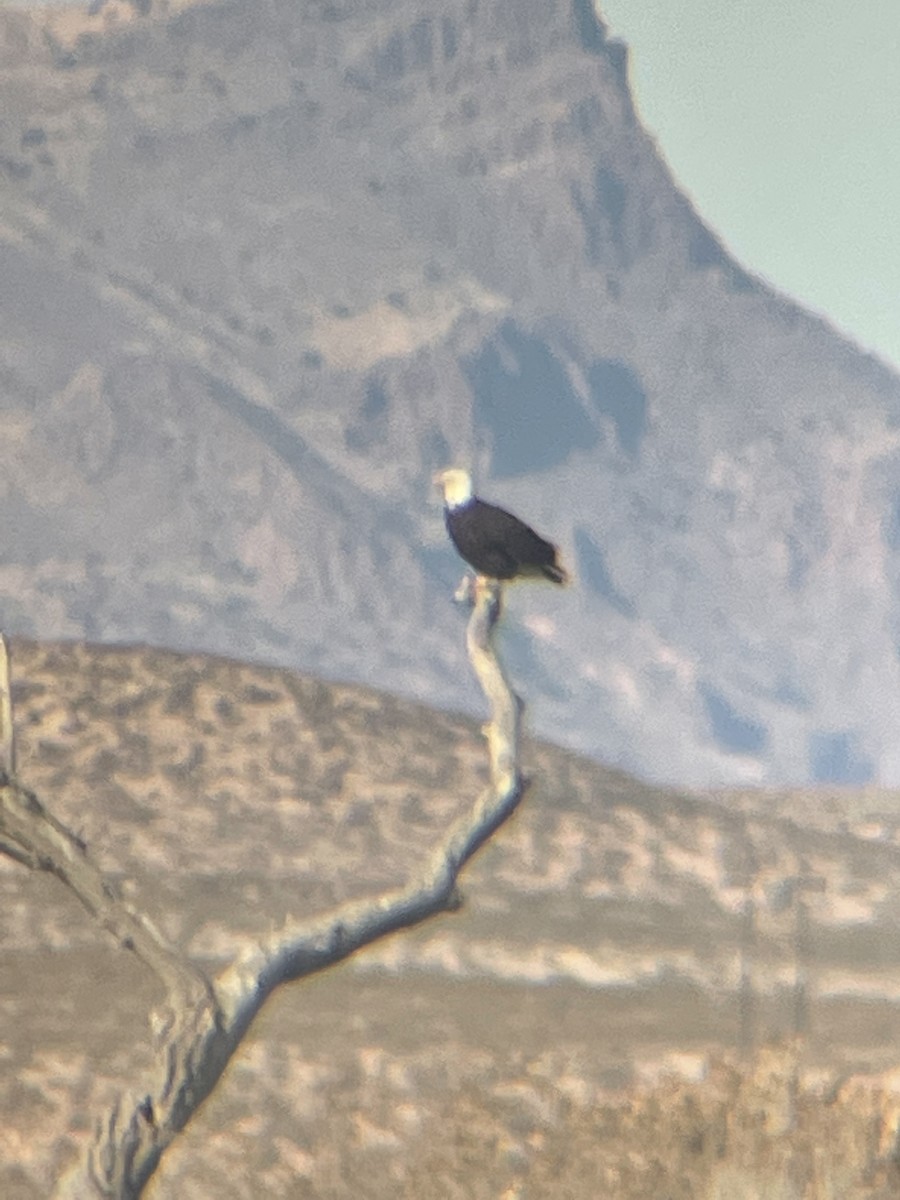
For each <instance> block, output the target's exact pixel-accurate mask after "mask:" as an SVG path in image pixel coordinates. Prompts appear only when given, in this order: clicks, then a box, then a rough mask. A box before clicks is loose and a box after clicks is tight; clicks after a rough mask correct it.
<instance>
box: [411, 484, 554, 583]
mask: <svg viewBox="0 0 900 1200" xmlns="http://www.w3.org/2000/svg"><path fill="white" fill-rule="evenodd" d="M434 482H435V483H436V484H437V485H438V486H439V487H440V488H441V489H442V491H443V493H444V520H445V522H446V525H447V532H448V533H449V534H450V540H451V541H452V542H453V545H454V546H455V547H456V549H457V550H458V551H459V553H460V555H461V556H462V557H463V558H464V559H465V560H466V562H467V563H468V564H469V566H471V567H474V568H475V571H476V572H477V573H478V574H479V575H483V576H484V577H485V578H487V579H520V578H529V577H530V578H532V579H533V578H544V579H550V580H552V581H553V583H568V581H569V576H568V574H567V573H566V570H565V568H564V567H563V566H562V564H561V563H560V561H559V551H558V550H557V548H556V546H554V545H553V543H552V542H547V541H545V540H544V539H543V538H542V537H541V536H540V535H539V534H537V533H535V532H534V530H533V529H532V528H531V527H530V526H529V525H526V524H525V522H524V521H520V520H519V518H518V517H514V516H513V515H512V513H508V512H507V511H506V509H503V508H498V507H497V505H496V504H488V503H487V502H486V501H484V500H479V498H478V497H477V496H476V495H475V493H474V492H473V491H472V480H471V478H470V477H469V473H468V472H467V471H460V470H458V469H456V468H451V469H449V470H447V471H440V472H438V474H437V475H435V477H434Z"/></svg>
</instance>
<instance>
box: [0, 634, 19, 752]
mask: <svg viewBox="0 0 900 1200" xmlns="http://www.w3.org/2000/svg"><path fill="white" fill-rule="evenodd" d="M9 681H10V670H9V644H8V643H7V641H6V638H5V637H4V636H3V634H2V633H0V771H4V772H5V773H6V774H7V775H15V773H16V731H15V728H14V727H13V717H12V690H11V686H10V682H9Z"/></svg>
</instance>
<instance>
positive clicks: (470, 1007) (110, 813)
mask: <svg viewBox="0 0 900 1200" xmlns="http://www.w3.org/2000/svg"><path fill="white" fill-rule="evenodd" d="M12 694H13V703H14V716H15V724H16V728H17V759H18V770H19V774H20V777H21V779H22V781H23V783H25V784H26V785H27V786H29V787H31V788H33V789H34V790H35V792H36V793H37V794H38V796H39V797H40V798H41V800H42V801H43V802H44V804H45V805H46V806H47V807H49V809H50V810H51V812H53V813H54V815H55V816H57V817H58V818H59V819H61V820H63V821H64V822H65V823H66V824H67V825H68V826H69V827H70V828H73V829H75V830H77V831H78V832H79V834H80V835H81V836H82V837H83V838H84V839H85V841H86V842H87V844H88V846H89V849H90V852H91V854H92V856H93V858H94V860H95V861H96V862H98V863H99V864H100V865H101V866H102V868H103V870H104V871H105V872H106V874H107V875H108V876H109V877H110V878H112V879H115V880H117V881H119V883H120V886H121V887H122V889H123V890H124V892H125V894H126V896H127V897H128V899H129V900H130V901H131V902H132V903H134V904H136V905H137V906H138V907H139V908H140V909H141V910H142V911H144V912H145V913H147V915H149V916H150V917H151V919H152V920H153V921H154V922H155V923H156V925H157V926H158V927H159V928H161V929H162V930H164V931H165V933H166V935H167V937H168V938H170V939H171V940H172V941H173V942H174V943H175V944H177V945H178V946H179V947H182V948H183V949H184V950H185V951H186V952H187V953H189V955H190V956H191V957H192V959H193V960H194V961H196V962H198V963H200V964H202V965H203V966H204V967H205V968H206V969H207V970H208V971H210V973H212V974H215V973H216V972H217V971H218V970H219V969H220V968H222V967H224V966H226V965H227V964H228V963H230V962H232V961H233V960H234V958H235V957H236V956H237V955H238V954H239V952H240V950H241V948H244V947H247V946H248V945H252V944H254V942H255V941H256V940H258V938H259V937H260V936H263V935H266V934H268V933H270V932H271V931H272V929H273V927H275V928H277V927H278V926H280V925H281V923H282V922H283V920H284V917H285V914H287V913H290V914H291V915H292V916H295V917H301V916H306V915H309V916H312V915H313V914H316V913H321V912H322V911H324V910H326V909H327V908H329V907H331V906H332V905H334V904H336V903H339V902H341V901H343V900H347V899H351V898H354V897H360V896H372V895H374V894H377V893H378V892H379V891H380V890H382V889H384V888H387V887H390V886H393V885H395V884H398V883H400V882H404V881H407V880H409V879H410V878H411V877H414V875H415V873H416V872H417V871H418V870H419V869H421V864H422V863H423V861H424V860H425V859H426V858H427V856H428V854H429V852H430V850H431V849H432V848H433V847H434V845H435V844H436V843H437V842H438V841H439V839H440V838H441V837H442V835H443V834H444V833H445V831H446V829H447V828H448V826H449V824H450V823H451V822H452V821H453V820H454V819H455V818H456V817H457V816H458V815H460V814H461V813H462V812H464V811H465V810H466V809H467V808H468V807H469V806H470V805H471V804H472V803H473V802H474V800H475V799H476V797H477V796H478V794H479V792H480V790H481V787H482V786H483V779H484V772H485V767H486V762H485V747H484V742H483V738H481V736H480V734H479V731H478V727H477V724H476V723H475V722H472V721H468V720H464V719H462V718H460V717H457V716H451V715H447V714H441V713H436V712H434V711H432V710H428V709H426V708H423V707H420V706H418V705H414V704H411V703H408V702H404V701H401V700H398V699H396V698H394V697H392V696H389V695H385V694H379V693H377V692H374V691H372V690H370V689H366V688H362V687H351V686H347V685H340V686H336V685H329V684H326V683H323V682H322V681H320V680H317V679H314V678H311V677H309V676H304V675H299V674H295V673H293V672H290V671H284V670H276V669H272V668H264V667H251V666H241V665H239V664H236V663H233V662H227V661H222V660H214V659H208V658H204V657H203V656H200V655H176V654H173V653H169V652H162V651H158V650H148V649H139V650H120V649H111V648H97V647H84V646H75V645H71V644H68V645H53V644H43V645H39V644H35V643H29V642H23V641H18V640H17V641H15V642H14V644H13V687H12ZM525 765H526V770H527V772H528V774H529V777H530V779H531V786H530V788H529V791H528V793H527V794H526V796H525V799H524V801H523V803H522V805H521V807H520V809H519V810H518V811H517V813H516V814H515V816H514V818H513V819H512V820H511V821H510V822H509V823H508V824H507V825H505V826H504V827H503V828H502V829H501V830H500V831H499V832H498V834H497V835H496V836H495V838H494V839H493V840H492V841H491V842H490V843H489V844H488V845H487V846H486V847H485V848H484V849H483V850H482V851H481V853H480V854H479V855H478V857H477V858H476V859H475V860H474V862H473V863H472V864H471V866H470V868H469V869H468V870H467V871H466V873H465V875H464V877H463V878H462V880H461V892H462V898H463V906H462V908H461V910H460V911H458V912H454V913H450V914H447V915H446V916H444V917H441V918H440V919H438V920H435V921H432V922H430V923H428V924H425V925H423V926H421V927H420V928H418V929H416V930H414V931H412V932H407V933H401V934H398V935H396V936H394V937H392V938H390V939H388V940H386V941H384V942H381V943H378V944H376V945H374V946H372V947H370V948H369V949H368V950H367V951H366V952H364V953H362V954H360V955H358V956H356V957H355V958H353V959H351V960H348V961H347V962H346V963H344V964H342V965H341V966H340V967H338V968H333V969H331V970H329V971H327V972H325V973H324V974H321V975H319V976H316V977H314V978H311V979H308V980H306V981H303V982H301V983H298V984H292V985H288V986H285V987H283V988H282V989H280V991H279V992H278V993H276V995H275V996H273V997H272V999H271V1000H270V1002H269V1003H268V1004H267V1006H266V1008H265V1009H264V1011H263V1013H262V1014H261V1016H260V1018H259V1020H258V1021H257V1022H256V1023H255V1025H254V1027H253V1029H252V1030H251V1031H250V1033H249V1034H248V1037H247V1039H246V1041H245V1043H244V1044H243V1045H242V1047H241V1048H240V1050H239V1052H238V1054H237V1055H236V1057H235V1059H234V1060H233V1062H232V1064H231V1065H230V1067H229V1069H228V1071H227V1072H226V1074H225V1076H224V1077H223V1079H222V1081H221V1083H220V1085H219V1087H218V1088H217V1089H216V1091H215V1093H214V1094H213V1096H212V1097H211V1098H210V1099H209V1100H208V1101H207V1103H206V1104H205V1105H204V1107H203V1109H202V1110H201V1112H200V1113H199V1114H198V1116H197V1118H196V1120H195V1121H193V1122H192V1123H191V1125H190V1126H189V1127H188V1130H187V1131H186V1133H185V1134H184V1135H183V1137H182V1138H180V1139H179V1141H178V1143H177V1144H176V1145H175V1146H174V1147H173V1148H172V1150H171V1151H170V1152H169V1153H168V1154H167V1155H166V1157H165V1159H164V1161H163V1164H162V1167H161V1169H160V1172H159V1176H158V1179H157V1180H156V1181H155V1182H154V1184H153V1186H152V1189H151V1191H152V1194H153V1195H154V1196H156V1197H159V1198H160V1200H163V1198H165V1200H169V1198H170V1197H171V1198H174V1197H178V1198H179V1200H185V1198H187V1200H191V1198H194V1197H196V1198H197V1200H205V1198H206V1197H209V1196H223V1197H234V1198H235V1200H238V1198H239V1197H248V1196H256V1195H260V1194H265V1195H266V1196H270V1197H275V1198H277V1197H284V1198H285V1200H295V1198H298V1197H304V1196H310V1197H312V1196H315V1197H320V1196H322V1197H324V1196H327V1197H332V1198H334V1200H338V1198H343V1197H349V1196H359V1195H365V1196H367V1197H373V1198H376V1197H388V1196H409V1197H415V1196H426V1197H434V1198H435V1200H438V1198H439V1197H446V1196H455V1195H459V1196H463V1195H466V1196H476V1197H484V1198H485V1200H488V1198H490V1197H497V1196H502V1195H505V1194H507V1189H512V1188H514V1187H515V1188H517V1189H519V1190H518V1191H516V1192H514V1193H512V1194H516V1195H520V1196H521V1197H522V1198H523V1200H525V1198H526V1197H539V1196H543V1195H551V1194H554V1195H555V1194H558V1195H565V1196H571V1197H573V1198H575V1197H577V1198H581V1197H584V1200H588V1198H589V1197H595V1196H596V1195H597V1180H598V1179H605V1180H608V1189H607V1191H608V1194H609V1195H610V1196H615V1197H616V1200H632V1197H634V1198H635V1200H637V1198H638V1197H645V1196H647V1195H650V1194H652V1195H663V1194H665V1195H668V1194H671V1195H672V1196H679V1197H682V1196H683V1197H684V1200H688V1198H689V1197H691V1196H701V1195H722V1196H725V1195H747V1196H768V1195H773V1194H776V1192H777V1189H775V1185H774V1184H773V1183H771V1181H769V1182H767V1181H766V1179H763V1180H762V1182H758V1183H757V1185H756V1186H755V1187H754V1188H752V1189H751V1187H750V1185H749V1183H747V1184H745V1185H744V1186H743V1187H741V1188H739V1187H738V1182H737V1181H738V1180H740V1179H743V1178H744V1176H745V1175H746V1176H748V1177H753V1178H755V1177H756V1175H757V1174H759V1173H762V1174H763V1175H765V1172H767V1171H772V1170H774V1169H775V1167H776V1166H777V1164H780V1163H782V1162H784V1163H785V1164H787V1163H790V1177H791V1178H792V1179H794V1180H797V1179H798V1178H800V1177H801V1176H802V1177H805V1175H806V1173H808V1172H811V1173H812V1175H813V1176H814V1177H815V1179H816V1180H817V1181H818V1186H819V1189H820V1191H821V1194H829V1193H828V1190H827V1187H826V1182H825V1181H827V1180H829V1179H832V1177H833V1181H834V1182H833V1186H832V1187H831V1192H830V1194H832V1195H835V1196H837V1195H840V1196H842V1197H845V1196H846V1197H855V1198H857V1200H862V1197H864V1196H865V1197H866V1198H868V1200H874V1197H876V1196H877V1197H885V1196H887V1195H892V1194H894V1193H895V1191H896V1163H894V1164H893V1171H894V1174H893V1179H894V1181H895V1182H894V1191H891V1190H886V1191H881V1190H879V1189H878V1187H876V1180H877V1179H878V1178H879V1177H880V1175H879V1171H880V1170H881V1169H882V1168H884V1169H887V1170H889V1169H890V1168H891V1145H892V1139H895V1138H896V1130H897V1102H896V1075H894V1077H893V1081H892V1079H891V1077H890V1076H887V1077H884V1078H877V1077H875V1078H869V1079H867V1080H866V1079H861V1078H857V1077H854V1079H851V1078H850V1077H851V1076H852V1075H853V1074H854V1072H858V1071H861V1070H870V1071H871V1070H875V1071H877V1070H882V1071H883V1070H885V1069H886V1068H890V1067H891V1066H892V1064H893V1063H894V1062H895V1061H896V1053H897V1050H896V1048H897V1045H898V1039H900V1008H898V1004H897V998H898V979H900V936H898V927H900V923H898V905H900V901H898V894H900V886H898V882H900V821H898V816H897V798H896V795H887V794H882V793H877V792H875V791H874V790H871V789H870V790H868V791H853V790H849V789H819V790H818V791H817V792H816V794H815V796H814V797H813V796H811V795H804V794H802V793H800V794H797V793H785V794H779V793H769V794H760V793H757V792H755V791H754V792H748V793H747V794H745V795H742V794H735V793H730V792H726V793H721V794H688V793H676V792H672V791H666V790H663V789H660V788H653V787H650V786H648V785H646V784H642V783H640V782H638V781H637V780H635V779H632V778H629V777H628V776H627V775H625V774H624V773H622V772H618V771H612V770H610V769H608V768H605V767H602V766H600V765H598V764H596V763H593V762H591V761H589V760H587V759H585V758H579V757H577V756H575V755H573V754H569V753H566V752H564V751H561V750H559V749H558V748H556V747H552V746H547V745H541V744H536V743H529V744H528V745H527V747H526V762H525ZM159 1001H160V993H159V987H158V984H157V983H156V981H155V979H154V978H153V976H152V975H151V973H150V972H149V971H148V970H147V969H145V968H144V967H143V966H142V965H141V964H140V963H139V962H138V961H137V960H135V959H134V958H133V957H132V956H131V955H129V954H127V953H126V952H124V951H122V950H120V949H118V948H117V947H115V946H114V945H112V943H111V942H110V941H109V939H108V938H107V937H106V935H105V934H104V933H103V931H102V930H101V929H100V928H99V926H98V924H97V923H96V922H95V921H94V920H93V919H92V918H91V917H90V916H88V915H87V914H86V913H84V912H83V911H82V909H81V908H80V906H79V905H78V903H77V901H76V900H75V899H74V897H73V896H72V895H71V894H70V893H69V892H68V891H67V890H66V889H65V888H64V886H63V885H62V884H61V883H60V882H59V881H58V880H56V879H55V878H52V877H47V876H42V875H40V874H37V873H29V872H28V871H26V870H25V869H24V868H23V867H21V866H20V865H19V864H17V863H14V862H12V861H11V860H9V859H5V858H0V1011H2V1014H3V1032H2V1036H0V1061H2V1070H0V1115H2V1120H0V1194H2V1195H3V1197H4V1200H46V1198H47V1197H48V1196H49V1195H51V1192H52V1188H53V1184H54V1183H55V1182H56V1180H57V1178H58V1176H59V1174H60V1173H61V1172H63V1171H64V1170H65V1168H66V1167H67V1165H68V1164H69V1163H70V1161H71V1159H72V1157H73V1155H74V1154H75V1153H76V1152H77V1150H78V1149H79V1148H80V1147H81V1146H82V1145H83V1144H84V1142H85V1140H86V1139H87V1138H88V1137H89V1136H90V1134H91V1130H92V1128H93V1121H94V1120H95V1119H96V1118H97V1116H98V1115H99V1114H100V1113H102V1112H103V1111H104V1106H106V1105H108V1104H109V1102H110V1096H111V1094H112V1089H114V1088H116V1087H121V1086H122V1085H123V1084H130V1085H131V1086H133V1087H134V1086H139V1079H140V1078H141V1077H142V1075H143V1072H144V1071H145V1070H146V1069H147V1068H148V1065H149V1062H150V1061H151V1045H150V1032H149V1027H148V1022H147V1016H148V1013H149V1011H150V1010H151V1009H152V1008H153V1007H154V1006H155V1005H157V1004H158V1003H159ZM773 1042H775V1043H779V1042H780V1044H781V1051H777V1052H774V1054H775V1056H774V1058H773V1057H772V1053H773V1052H771V1051H769V1050H766V1049H765V1048H766V1047H767V1046H771V1044H772V1043H773ZM760 1053H762V1055H763V1058H762V1060H761V1062H759V1063H757V1066H756V1067H754V1068H753V1069H749V1068H748V1064H749V1063H751V1062H753V1061H754V1056H757V1055H759V1054H760ZM723 1056H728V1057H729V1058H730V1060H731V1063H732V1066H730V1067H729V1068H728V1069H727V1070H726V1069H724V1068H723V1065H722V1061H723ZM742 1056H743V1065H742V1066H741V1065H740V1063H741V1057H742ZM767 1056H768V1057H767ZM726 1061H727V1059H726ZM717 1063H718V1065H716V1064H717ZM735 1063H737V1064H739V1066H738V1067H736V1066H735V1065H734V1064H735ZM892 1089H893V1093H894V1094H893V1096H892V1095H891V1091H892ZM648 1130H649V1134H648ZM893 1144H895V1142H894V1143H893ZM879 1158H880V1159H881V1167H879V1166H878V1160H879ZM779 1169H780V1172H781V1176H782V1177H786V1175H787V1166H786V1165H785V1166H782V1167H780V1168H779ZM707 1176H708V1177H709V1178H710V1179H711V1180H716V1179H718V1180H719V1186H718V1188H714V1187H713V1184H712V1182H709V1183H704V1184H703V1186H701V1181H702V1180H705V1179H707ZM553 1180H558V1181H559V1183H558V1186H557V1187H556V1189H555V1190H554V1186H553V1182H552V1181H553ZM664 1183H665V1184H666V1185H667V1186H665V1187H664ZM651 1184H652V1186H651ZM851 1184H852V1185H854V1186H855V1185H856V1184H859V1185H860V1187H861V1190H860V1191H856V1190H854V1186H851ZM863 1184H865V1186H864V1187H863V1186H862V1185H863ZM790 1194H794V1193H790ZM803 1194H804V1190H803V1188H801V1187H800V1185H799V1184H797V1191H796V1195H798V1196H799V1195H803ZM809 1194H812V1193H809Z"/></svg>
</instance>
